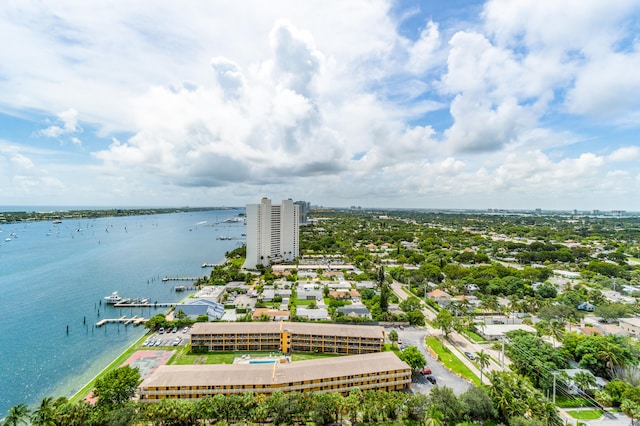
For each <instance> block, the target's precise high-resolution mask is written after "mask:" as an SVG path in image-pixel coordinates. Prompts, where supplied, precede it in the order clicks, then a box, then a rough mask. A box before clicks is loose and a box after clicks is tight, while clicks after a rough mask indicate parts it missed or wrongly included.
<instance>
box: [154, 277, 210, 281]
mask: <svg viewBox="0 0 640 426" xmlns="http://www.w3.org/2000/svg"><path fill="white" fill-rule="evenodd" d="M200 278H202V277H164V278H163V279H162V281H198V280H199V279H200Z"/></svg>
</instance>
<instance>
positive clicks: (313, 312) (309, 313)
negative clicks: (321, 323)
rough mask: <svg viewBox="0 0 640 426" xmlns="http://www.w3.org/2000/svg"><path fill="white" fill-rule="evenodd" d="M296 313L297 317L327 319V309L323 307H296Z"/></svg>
mask: <svg viewBox="0 0 640 426" xmlns="http://www.w3.org/2000/svg"><path fill="white" fill-rule="evenodd" d="M296 315H297V316H299V317H305V318H308V319H317V320H319V319H329V318H330V317H329V311H327V310H326V309H325V308H318V309H308V308H302V307H299V308H296Z"/></svg>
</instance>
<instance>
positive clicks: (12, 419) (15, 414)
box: [3, 404, 29, 426]
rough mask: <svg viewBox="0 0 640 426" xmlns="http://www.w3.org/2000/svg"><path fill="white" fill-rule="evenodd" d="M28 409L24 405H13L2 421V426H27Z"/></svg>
mask: <svg viewBox="0 0 640 426" xmlns="http://www.w3.org/2000/svg"><path fill="white" fill-rule="evenodd" d="M28 418H29V407H27V406H26V405H25V404H18V405H14V406H13V407H11V408H10V409H9V415H8V416H7V417H6V418H5V419H4V423H3V425H6V426H18V425H19V424H25V425H26V424H28V423H27V419H28Z"/></svg>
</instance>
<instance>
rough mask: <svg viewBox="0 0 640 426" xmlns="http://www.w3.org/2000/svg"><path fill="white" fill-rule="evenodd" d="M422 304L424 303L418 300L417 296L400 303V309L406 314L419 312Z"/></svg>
mask: <svg viewBox="0 0 640 426" xmlns="http://www.w3.org/2000/svg"><path fill="white" fill-rule="evenodd" d="M421 303H422V302H420V299H418V298H417V297H415V296H411V297H409V298H407V299H405V300H403V301H402V302H400V304H399V307H400V309H402V310H403V311H404V312H413V311H419V310H420V307H421Z"/></svg>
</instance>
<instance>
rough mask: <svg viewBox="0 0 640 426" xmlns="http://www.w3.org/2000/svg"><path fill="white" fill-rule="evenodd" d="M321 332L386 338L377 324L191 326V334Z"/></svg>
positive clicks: (300, 323) (265, 323) (244, 323)
mask: <svg viewBox="0 0 640 426" xmlns="http://www.w3.org/2000/svg"><path fill="white" fill-rule="evenodd" d="M281 330H283V331H285V330H286V331H288V332H290V333H292V334H321V335H326V336H341V337H342V336H344V337H365V338H370V339H376V338H380V339H383V338H384V329H383V328H382V327H380V326H377V325H353V324H316V323H304V322H287V321H281V322H198V323H195V324H194V325H193V327H192V328H191V334H192V335H193V334H213V333H217V334H246V333H265V334H266V333H269V334H271V333H280V331H281Z"/></svg>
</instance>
